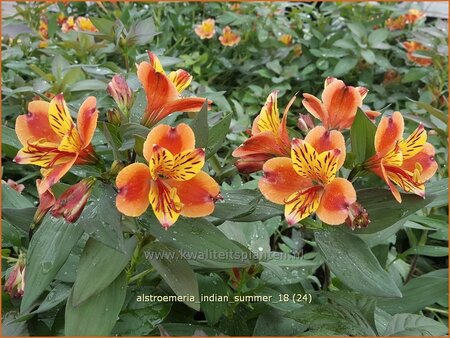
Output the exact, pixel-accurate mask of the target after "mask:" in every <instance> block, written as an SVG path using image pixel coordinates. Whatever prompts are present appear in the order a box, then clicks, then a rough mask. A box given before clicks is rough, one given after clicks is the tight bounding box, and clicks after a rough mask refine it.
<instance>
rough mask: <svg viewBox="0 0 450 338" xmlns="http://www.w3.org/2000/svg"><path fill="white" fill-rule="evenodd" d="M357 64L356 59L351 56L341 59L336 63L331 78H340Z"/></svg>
mask: <svg viewBox="0 0 450 338" xmlns="http://www.w3.org/2000/svg"><path fill="white" fill-rule="evenodd" d="M357 64H358V59H357V58H355V57H352V56H346V57H343V58H342V59H340V60H339V61H338V63H337V64H336V66H335V67H334V70H333V71H332V73H333V76H342V75H345V74H347V73H348V72H350V71H351V70H352V69H353V68H355V67H356V65H357Z"/></svg>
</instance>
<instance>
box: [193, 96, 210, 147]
mask: <svg viewBox="0 0 450 338" xmlns="http://www.w3.org/2000/svg"><path fill="white" fill-rule="evenodd" d="M191 128H192V130H193V131H194V135H195V147H196V148H206V147H207V146H208V139H209V126H208V102H207V101H205V104H204V105H203V107H202V109H200V111H199V112H198V113H197V115H196V116H195V118H194V119H193V120H192V122H191Z"/></svg>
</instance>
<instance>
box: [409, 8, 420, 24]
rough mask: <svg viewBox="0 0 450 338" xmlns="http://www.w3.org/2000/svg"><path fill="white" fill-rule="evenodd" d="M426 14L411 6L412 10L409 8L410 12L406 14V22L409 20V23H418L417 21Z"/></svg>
mask: <svg viewBox="0 0 450 338" xmlns="http://www.w3.org/2000/svg"><path fill="white" fill-rule="evenodd" d="M424 16H425V14H424V12H422V11H419V10H418V9H415V8H411V9H410V10H408V13H406V14H405V18H406V22H408V23H409V24H414V23H416V21H418V20H420V19H422V18H423V17H424Z"/></svg>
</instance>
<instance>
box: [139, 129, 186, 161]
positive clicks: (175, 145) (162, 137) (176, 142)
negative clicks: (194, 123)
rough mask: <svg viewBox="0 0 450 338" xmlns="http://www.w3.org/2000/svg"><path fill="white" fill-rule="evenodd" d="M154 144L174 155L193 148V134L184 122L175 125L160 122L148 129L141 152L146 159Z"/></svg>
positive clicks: (148, 157)
mask: <svg viewBox="0 0 450 338" xmlns="http://www.w3.org/2000/svg"><path fill="white" fill-rule="evenodd" d="M154 144H157V145H159V146H161V147H163V148H166V149H167V150H169V151H170V152H171V153H172V155H176V154H178V153H180V152H182V151H184V150H188V149H194V147H195V136H194V132H193V131H192V129H191V127H189V126H188V125H187V124H185V123H180V124H179V125H178V126H176V127H171V126H169V125H167V124H160V125H158V126H156V127H154V128H153V129H152V130H151V131H150V133H149V134H148V135H147V139H146V140H145V142H144V149H143V153H144V157H145V159H146V160H147V161H150V158H151V155H152V151H153V145H154Z"/></svg>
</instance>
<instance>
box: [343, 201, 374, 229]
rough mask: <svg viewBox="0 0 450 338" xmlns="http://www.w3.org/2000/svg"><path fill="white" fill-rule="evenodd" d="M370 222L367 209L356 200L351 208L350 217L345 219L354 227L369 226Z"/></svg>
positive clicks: (346, 222)
mask: <svg viewBox="0 0 450 338" xmlns="http://www.w3.org/2000/svg"><path fill="white" fill-rule="evenodd" d="M369 223H370V219H369V214H368V213H367V210H366V209H365V208H364V207H363V206H362V205H361V204H359V203H358V202H354V203H353V204H352V205H351V206H350V208H349V210H348V217H347V219H346V220H345V224H347V226H348V227H349V228H350V229H352V230H355V229H356V228H367V226H368V225H369Z"/></svg>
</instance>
